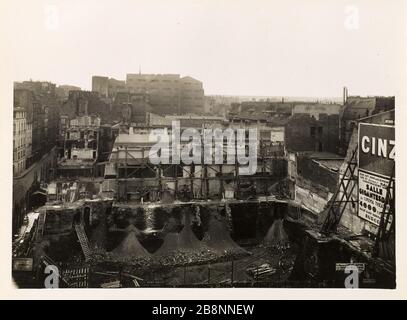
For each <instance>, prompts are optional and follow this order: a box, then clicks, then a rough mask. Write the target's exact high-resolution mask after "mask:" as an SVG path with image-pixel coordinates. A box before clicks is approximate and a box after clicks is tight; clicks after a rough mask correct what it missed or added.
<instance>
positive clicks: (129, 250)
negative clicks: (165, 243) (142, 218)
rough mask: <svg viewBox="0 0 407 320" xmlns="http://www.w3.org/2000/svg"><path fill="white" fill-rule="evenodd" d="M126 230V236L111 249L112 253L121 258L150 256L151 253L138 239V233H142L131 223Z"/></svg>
mask: <svg viewBox="0 0 407 320" xmlns="http://www.w3.org/2000/svg"><path fill="white" fill-rule="evenodd" d="M125 232H126V236H125V238H124V239H123V241H122V242H121V243H120V244H119V245H118V246H117V247H116V248H115V249H113V250H112V251H111V253H112V255H113V256H116V257H119V258H140V257H149V256H150V254H149V253H148V251H147V250H146V249H144V247H143V246H142V245H141V244H140V242H139V241H138V239H137V235H138V234H139V233H140V231H139V230H138V229H137V228H136V227H135V226H134V225H132V224H131V225H129V226H128V227H127V228H126V231H125Z"/></svg>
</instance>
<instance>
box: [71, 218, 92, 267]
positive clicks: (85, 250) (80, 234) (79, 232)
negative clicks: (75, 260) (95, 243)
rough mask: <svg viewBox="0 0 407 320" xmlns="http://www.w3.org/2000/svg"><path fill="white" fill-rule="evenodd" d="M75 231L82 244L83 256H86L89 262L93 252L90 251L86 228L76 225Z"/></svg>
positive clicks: (79, 224)
mask: <svg viewBox="0 0 407 320" xmlns="http://www.w3.org/2000/svg"><path fill="white" fill-rule="evenodd" d="M75 231H76V234H77V236H78V239H79V243H80V244H81V248H82V251H83V255H84V256H85V261H88V260H89V259H90V254H91V251H90V247H89V241H88V237H87V236H86V232H85V228H84V227H83V224H81V223H76V224H75Z"/></svg>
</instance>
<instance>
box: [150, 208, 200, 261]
mask: <svg viewBox="0 0 407 320" xmlns="http://www.w3.org/2000/svg"><path fill="white" fill-rule="evenodd" d="M164 229H167V228H166V227H164ZM202 247H203V245H202V243H201V241H199V240H198V238H197V237H196V236H195V234H194V232H193V231H192V228H191V216H190V213H189V212H186V213H185V214H184V227H183V228H182V230H181V232H179V233H177V232H168V233H167V234H166V236H165V238H164V243H163V244H162V246H161V247H160V248H159V249H158V250H157V251H156V252H155V255H157V256H162V255H167V254H170V253H171V252H174V251H185V250H187V251H189V250H192V251H193V250H201V249H202Z"/></svg>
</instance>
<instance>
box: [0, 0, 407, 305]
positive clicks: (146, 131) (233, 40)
mask: <svg viewBox="0 0 407 320" xmlns="http://www.w3.org/2000/svg"><path fill="white" fill-rule="evenodd" d="M6 3H7V4H6ZM3 7H4V10H5V11H3V14H4V17H5V19H4V20H3V22H2V24H4V26H5V28H3V30H2V32H3V31H5V32H4V34H5V38H4V39H5V40H6V41H5V42H4V43H3V44H7V46H8V47H9V48H8V49H7V53H5V59H3V62H6V63H5V69H4V70H5V71H6V72H7V73H8V74H10V76H9V77H7V81H4V82H6V88H7V97H10V98H11V101H9V102H8V105H3V107H2V108H3V109H2V110H6V112H8V113H9V114H10V116H9V117H8V116H7V121H6V120H5V121H4V123H7V124H8V127H7V128H11V123H12V133H11V131H10V132H8V129H7V128H6V127H5V129H7V130H4V131H5V137H9V138H4V141H7V143H8V144H9V147H8V148H9V149H10V150H11V148H12V156H10V159H11V157H12V163H8V162H5V163H3V162H2V165H1V166H2V169H5V170H4V172H5V175H7V176H8V175H10V178H11V182H10V183H11V184H10V183H7V184H6V183H3V187H4V188H5V189H8V190H10V195H11V198H10V199H8V198H7V199H8V200H7V201H6V202H4V205H6V203H7V206H9V207H10V208H11V211H10V212H9V211H8V210H3V215H5V216H8V217H9V220H7V221H9V222H7V223H5V224H3V226H2V227H3V228H5V229H7V230H9V234H10V236H11V238H10V237H8V239H7V243H8V244H9V245H8V246H7V247H6V251H7V252H3V248H2V254H7V255H8V256H10V261H11V264H9V265H7V266H6V269H8V270H9V272H10V274H11V277H10V279H9V280H8V281H9V282H10V286H12V287H13V288H14V289H15V290H20V289H44V290H46V289H56V288H59V289H68V290H69V289H71V288H75V289H78V288H80V289H85V290H86V289H88V288H92V289H99V290H101V291H103V290H107V289H113V288H118V289H119V291H120V289H122V288H127V289H129V288H133V289H134V290H135V291H137V290H143V288H173V289H175V288H199V289H202V288H209V289H213V290H214V289H226V288H235V289H236V288H246V289H245V290H247V288H278V289H288V288H290V289H293V288H296V289H299V288H301V289H311V290H320V289H339V288H340V289H391V290H395V289H397V288H398V274H399V272H400V271H403V270H402V268H401V269H399V266H398V265H396V261H398V259H399V257H398V256H397V254H396V252H398V251H397V250H399V248H397V246H398V245H399V243H397V246H396V242H397V241H396V238H397V237H398V236H399V235H398V233H397V232H396V230H397V231H399V230H400V229H399V226H398V224H399V223H401V222H400V220H398V219H396V151H395V150H396V138H395V137H396V132H395V127H396V114H397V112H398V111H397V110H398V108H399V107H402V105H401V103H400V99H401V97H400V95H401V94H403V92H400V88H401V87H402V84H401V83H400V78H401V74H402V73H403V71H405V67H404V66H402V65H404V63H405V60H403V59H404V58H405V56H403V53H405V52H406V50H405V48H404V49H403V45H404V44H405V40H406V23H405V21H406V19H405V18H406V10H405V9H406V5H405V4H404V2H403V1H322V0H321V1H320V0H310V1H293V0H290V1H261V0H256V1H240V0H238V1H211V0H208V1H183V0H176V1H158V0H156V1H142V0H134V1H126V0H123V1H109V0H103V1H94V0H86V1H76V0H75V1H62V0H35V1H5V4H4V5H3ZM7 54H8V56H6V55H7ZM8 79H9V80H8ZM404 94H405V92H404ZM2 121H3V120H2ZM11 121H12V122H11ZM2 123H3V122H2ZM397 125H399V118H397ZM6 131H7V132H6ZM2 132H3V130H2ZM11 136H12V141H11ZM2 141H3V140H2ZM401 142H402V141H401ZM6 147H7V146H6ZM10 150H9V151H10ZM10 152H11V151H10ZM397 159H399V158H398V156H397ZM397 161H399V160H397ZM2 172H3V171H2ZM397 173H398V172H397ZM397 181H398V180H397ZM399 191H400V190H399ZM401 196H402V195H401ZM7 208H8V207H7ZM396 221H397V222H396ZM396 249H397V250H396ZM404 271H405V270H404ZM396 274H397V276H396ZM233 290H234V289H231V292H232V291H233ZM387 291H388V290H387ZM80 292H82V291H80ZM225 295H226V296H225V298H226V299H228V297H227V293H226V294H225ZM160 308H161V305H160ZM157 310H158V311H160V312H161V311H162V309H157ZM225 310H226V309H225ZM158 311H157V312H158ZM225 312H226V311H225Z"/></svg>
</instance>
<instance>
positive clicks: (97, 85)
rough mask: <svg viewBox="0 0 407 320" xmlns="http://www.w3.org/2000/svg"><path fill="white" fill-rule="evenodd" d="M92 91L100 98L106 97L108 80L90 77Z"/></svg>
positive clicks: (106, 78)
mask: <svg viewBox="0 0 407 320" xmlns="http://www.w3.org/2000/svg"><path fill="white" fill-rule="evenodd" d="M92 91H93V92H98V93H99V94H100V96H101V97H107V96H108V92H109V78H108V77H101V76H93V77H92Z"/></svg>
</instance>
